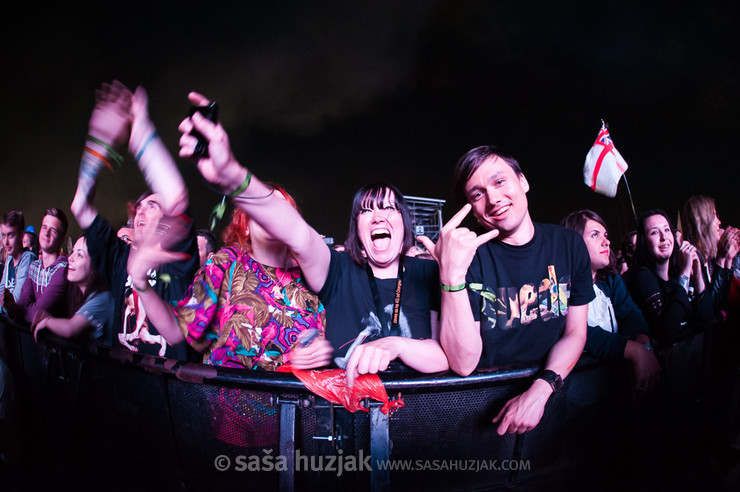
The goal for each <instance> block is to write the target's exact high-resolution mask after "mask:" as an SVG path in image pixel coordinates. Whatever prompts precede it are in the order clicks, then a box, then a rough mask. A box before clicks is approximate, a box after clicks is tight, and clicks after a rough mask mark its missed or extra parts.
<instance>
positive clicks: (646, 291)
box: [627, 209, 711, 344]
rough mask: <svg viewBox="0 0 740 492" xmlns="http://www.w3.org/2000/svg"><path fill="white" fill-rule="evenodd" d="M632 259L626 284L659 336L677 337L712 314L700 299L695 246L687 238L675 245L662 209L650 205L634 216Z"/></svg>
mask: <svg viewBox="0 0 740 492" xmlns="http://www.w3.org/2000/svg"><path fill="white" fill-rule="evenodd" d="M635 262H636V266H635V268H633V269H630V270H628V272H627V273H628V275H627V277H628V280H627V285H628V286H629V288H630V293H631V294H632V298H633V299H634V300H635V302H637V305H638V306H640V309H641V310H642V312H643V314H644V315H645V318H646V319H647V320H648V324H649V325H650V331H651V333H652V335H653V336H654V337H655V338H656V339H657V340H658V341H660V342H661V343H666V344H668V343H672V342H674V341H677V340H678V339H680V338H682V337H684V336H686V335H689V334H691V333H692V332H694V331H695V330H698V329H701V328H702V326H703V325H702V323H704V322H705V321H706V320H707V318H711V312H707V309H706V308H705V304H700V303H699V300H700V299H701V296H702V294H703V293H704V290H705V287H706V284H705V282H704V277H703V275H702V273H701V261H700V260H699V255H698V253H697V250H696V247H694V246H693V245H692V244H691V243H690V242H689V241H683V242H682V243H681V244H680V245H678V244H676V232H675V230H674V228H673V225H672V224H671V221H670V219H669V218H668V215H667V214H666V213H665V212H664V211H662V210H659V209H655V210H649V211H647V212H644V213H642V214H641V215H640V217H639V218H638V222H637V246H636V249H635Z"/></svg>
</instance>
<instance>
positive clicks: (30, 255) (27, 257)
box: [20, 250, 41, 264]
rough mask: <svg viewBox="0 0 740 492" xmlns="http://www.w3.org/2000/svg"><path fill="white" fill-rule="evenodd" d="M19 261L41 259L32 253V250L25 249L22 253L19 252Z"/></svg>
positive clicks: (30, 261) (29, 261)
mask: <svg viewBox="0 0 740 492" xmlns="http://www.w3.org/2000/svg"><path fill="white" fill-rule="evenodd" d="M20 261H27V262H28V263H29V264H30V263H33V262H35V261H41V258H39V257H38V256H36V255H35V254H33V251H28V250H26V251H24V252H23V253H21V258H20Z"/></svg>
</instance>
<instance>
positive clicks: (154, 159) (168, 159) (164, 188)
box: [131, 125, 188, 216]
mask: <svg viewBox="0 0 740 492" xmlns="http://www.w3.org/2000/svg"><path fill="white" fill-rule="evenodd" d="M131 150H132V151H134V150H135V151H136V154H135V157H136V161H137V163H138V165H139V169H141V173H142V174H143V175H144V179H145V180H146V182H147V184H148V185H149V188H150V189H151V190H152V192H154V193H156V194H158V195H159V196H160V198H161V200H162V210H163V212H164V214H165V215H168V216H177V215H180V214H182V213H184V212H185V210H186V209H187V207H188V191H187V188H186V187H185V181H184V180H183V179H182V176H181V175H180V171H179V170H178V169H177V164H175V161H174V159H173V158H172V155H171V154H170V153H169V151H168V150H167V147H165V145H164V142H162V139H161V138H160V137H159V135H158V134H157V132H156V130H155V128H154V125H151V127H150V128H149V131H148V132H147V134H146V137H145V139H144V140H143V141H142V142H139V146H138V147H137V148H136V149H131Z"/></svg>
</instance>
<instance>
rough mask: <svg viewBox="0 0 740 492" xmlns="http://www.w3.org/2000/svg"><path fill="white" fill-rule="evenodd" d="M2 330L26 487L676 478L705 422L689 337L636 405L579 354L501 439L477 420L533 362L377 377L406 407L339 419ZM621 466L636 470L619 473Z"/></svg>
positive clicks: (235, 386)
mask: <svg viewBox="0 0 740 492" xmlns="http://www.w3.org/2000/svg"><path fill="white" fill-rule="evenodd" d="M0 329H2V342H3V343H2V344H1V345H0V349H1V350H0V357H2V358H3V359H4V360H5V361H6V362H7V363H8V366H9V368H10V375H11V377H12V378H13V379H14V383H15V388H16V390H17V392H18V409H19V412H18V418H17V419H16V422H15V427H16V429H18V430H19V433H20V434H21V437H22V441H21V442H22V444H21V445H22V446H23V449H22V452H21V455H22V456H23V459H22V460H21V461H22V463H21V467H22V469H23V471H24V474H26V473H27V472H30V475H27V476H26V475H24V479H26V477H28V478H30V479H32V480H37V481H41V480H47V478H41V477H49V478H48V480H49V481H50V482H49V483H54V484H59V483H66V484H71V485H74V486H81V487H83V488H91V487H92V488H96V489H98V488H104V487H105V485H104V484H106V483H110V484H112V485H114V487H116V488H124V489H128V488H132V489H135V488H142V487H143V488H146V489H151V488H156V487H160V488H165V489H167V490H169V489H173V488H175V489H200V488H202V487H206V486H207V487H211V488H214V487H219V488H222V489H227V490H230V489H243V488H246V486H247V484H248V486H249V487H253V486H269V487H271V488H275V487H278V488H280V489H281V490H292V489H298V490H304V489H312V490H313V489H315V490H327V489H329V490H334V489H339V488H342V489H344V488H348V487H351V488H353V489H359V490H372V491H376V490H377V491H379V490H388V489H390V488H394V489H399V488H401V487H409V486H411V487H414V488H419V487H426V488H432V489H437V488H439V487H440V485H441V484H442V483H444V484H445V488H446V489H448V490H477V489H491V488H506V489H522V490H531V489H533V488H548V489H552V488H557V487H558V486H563V487H564V486H570V487H573V484H574V483H581V484H589V483H592V482H590V481H595V480H599V481H603V480H605V479H608V480H612V481H615V482H613V483H617V482H616V481H620V480H621V481H624V480H628V479H630V477H639V479H640V480H644V479H645V477H648V478H652V479H657V478H656V477H664V475H661V474H660V473H658V472H656V470H658V471H659V470H660V467H661V466H665V467H666V470H664V471H665V472H666V473H674V472H675V468H676V466H677V465H678V462H675V458H676V456H677V455H681V454H684V453H688V454H690V453H691V452H692V449H693V448H690V447H691V446H695V445H698V444H700V441H701V440H702V439H704V438H705V437H706V435H705V434H704V433H703V431H702V432H694V431H693V429H694V428H695V427H696V426H695V425H693V424H695V423H700V424H701V425H700V427H702V426H703V423H704V422H705V420H704V415H703V414H702V411H703V407H702V405H703V402H704V400H703V391H704V390H705V388H704V387H703V386H702V381H703V379H702V377H703V375H702V371H701V369H702V368H703V367H705V365H706V364H705V363H704V360H703V357H704V356H705V352H706V347H704V345H703V341H704V336H703V335H698V336H696V337H693V338H691V339H690V340H687V341H684V342H682V344H677V345H675V346H674V347H673V348H672V350H673V352H670V353H669V355H668V356H667V359H666V361H664V363H665V364H666V367H673V366H675V368H674V369H672V371H675V374H676V376H677V380H680V381H681V385H680V386H677V385H673V384H672V382H671V381H672V378H666V383H665V384H663V385H661V388H659V390H658V391H656V393H655V394H654V395H653V396H652V398H651V399H650V400H649V401H648V402H647V403H644V404H642V405H641V406H638V407H635V406H633V405H632V404H631V398H630V392H629V376H628V371H627V370H626V367H625V366H624V365H623V364H618V363H605V362H600V361H597V360H595V359H593V358H591V357H589V356H588V355H586V354H584V356H583V357H582V358H581V361H579V363H578V365H577V366H576V368H575V370H574V371H573V373H572V374H571V375H570V376H569V377H568V378H567V379H566V384H565V386H564V388H563V390H562V391H560V392H558V393H557V394H555V395H553V396H552V397H551V398H550V401H548V404H547V407H546V410H545V414H544V416H543V418H542V420H541V422H540V424H539V425H538V426H537V427H536V428H535V429H534V430H532V431H530V432H527V433H525V434H521V435H505V436H499V435H498V434H497V433H496V425H495V424H493V423H492V422H491V419H492V418H493V417H494V416H495V415H496V414H497V413H498V411H499V410H500V409H501V408H502V407H503V404H504V403H505V402H506V401H507V400H508V399H510V398H511V397H513V396H515V395H516V394H519V393H521V392H522V391H524V390H525V389H526V388H527V387H528V385H529V384H530V383H531V380H532V377H533V375H534V374H535V373H536V372H537V371H538V368H536V367H517V368H508V369H501V370H498V371H493V372H489V373H476V374H474V375H471V376H469V377H466V378H461V377H457V376H455V375H454V374H452V373H443V374H434V375H423V374H418V373H415V372H406V371H404V372H399V371H390V372H387V373H383V374H382V375H381V377H382V380H383V382H384V385H385V387H386V390H387V392H388V394H389V396H391V397H394V396H395V395H397V394H398V393H401V395H402V397H403V400H404V401H405V406H404V407H403V408H401V409H399V410H397V411H396V412H394V413H393V414H392V415H390V416H388V415H385V414H383V413H382V412H380V405H378V404H375V403H370V404H368V406H369V411H368V412H361V411H360V412H356V413H354V414H351V413H349V412H347V411H346V410H344V409H343V408H341V407H337V406H335V405H332V404H330V403H329V402H327V401H326V400H324V399H322V398H319V397H316V396H314V395H312V394H311V393H310V392H309V391H308V390H307V389H306V388H305V387H304V386H303V384H302V383H300V382H299V381H298V380H297V379H296V378H295V377H294V376H293V375H291V374H284V373H265V372H253V371H245V370H238V369H230V368H216V367H212V366H204V365H202V364H198V363H189V362H182V361H174V360H168V359H161V358H157V357H150V356H140V355H138V354H135V353H132V352H128V351H123V350H117V349H112V348H110V347H106V346H103V345H99V344H95V343H91V344H90V343H81V342H76V341H69V340H65V339H62V338H58V337H55V336H53V335H46V336H42V337H40V340H39V342H38V343H37V342H35V341H34V340H33V337H32V336H31V334H30V333H29V332H28V331H27V329H26V328H23V327H18V326H15V325H12V324H8V323H7V322H5V323H4V326H3V327H2V328H0ZM695 369H698V370H695ZM677 388H678V389H677ZM687 424H691V425H693V427H692V426H687ZM687 427H688V428H689V429H692V430H691V431H687ZM677 429H680V431H679V432H678V434H676V431H677ZM687 446H688V447H689V448H687ZM656 456H664V457H666V459H665V460H656V459H655V457H656ZM663 461H664V462H663ZM625 467H627V468H626V469H628V470H630V471H632V472H634V473H632V474H631V475H630V476H629V477H626V476H625ZM605 477H606V478H605ZM636 479H637V478H636ZM660 479H661V480H662V479H663V478H660ZM111 480H112V482H111ZM40 485H48V483H41V484H40ZM585 488H588V487H585ZM597 488H598V487H597Z"/></svg>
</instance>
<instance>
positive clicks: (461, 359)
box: [421, 146, 594, 434]
mask: <svg viewBox="0 0 740 492" xmlns="http://www.w3.org/2000/svg"><path fill="white" fill-rule="evenodd" d="M455 191H456V194H457V196H458V198H459V199H460V200H461V201H465V202H467V204H466V205H465V206H464V207H463V208H462V210H460V211H459V212H458V213H457V214H456V215H455V216H454V217H453V218H452V219H451V220H450V221H449V222H448V223H447V224H446V225H445V226H444V227H443V228H442V231H441V234H440V239H439V241H438V242H437V244H436V245H435V244H434V243H432V242H431V241H430V240H428V239H427V238H423V239H421V240H422V242H423V243H424V245H425V246H426V247H427V249H429V251H430V252H433V255H434V257H435V258H436V259H437V261H438V262H439V267H440V281H441V283H442V300H441V311H442V331H441V343H442V346H443V347H444V349H445V353H446V354H447V357H448V359H449V362H450V368H452V370H454V371H455V372H457V373H458V374H461V375H464V376H466V375H468V374H470V373H471V372H472V371H473V370H474V369H476V368H478V369H491V368H494V367H501V366H505V365H510V364H515V363H529V364H531V363H541V362H543V361H544V362H545V363H544V370H543V371H542V372H541V373H540V374H539V375H538V376H537V378H536V379H535V380H534V382H533V383H532V385H531V386H530V388H529V389H527V391H525V392H524V393H522V394H521V395H518V396H516V397H514V398H512V399H511V400H509V401H508V402H507V403H506V405H505V406H504V408H503V409H502V410H501V412H499V414H498V415H497V416H496V417H495V418H494V419H493V421H494V422H495V423H498V424H499V426H498V433H499V434H504V433H506V432H509V433H515V432H516V433H523V432H526V431H528V430H531V429H532V428H534V427H535V426H536V425H537V424H538V423H539V421H540V419H541V418H542V414H543V412H544V409H545V404H546V403H547V400H548V398H549V396H550V395H551V394H552V393H553V392H554V391H556V390H557V389H559V388H560V386H561V385H562V378H564V377H565V376H567V375H568V373H569V372H570V370H571V369H572V368H573V366H574V365H575V363H576V362H577V361H578V358H579V356H580V354H581V352H582V351H583V347H584V345H585V343H586V321H587V314H588V303H589V302H590V301H591V299H593V297H594V293H593V286H592V278H591V269H590V262H589V256H588V251H587V250H586V246H585V244H584V242H583V238H581V237H580V236H579V235H578V234H577V233H575V232H574V231H569V230H565V229H564V228H562V227H558V226H553V225H547V224H539V223H538V224H535V223H534V222H533V221H532V219H531V217H530V215H529V209H528V202H527V195H526V194H527V192H528V191H529V183H528V182H527V179H526V178H525V177H524V174H523V173H522V171H521V169H520V168H519V164H518V163H517V161H516V160H514V159H513V158H510V157H505V156H502V155H500V154H499V153H497V151H496V149H495V148H493V147H489V146H485V147H478V148H475V149H473V150H471V151H469V152H468V153H467V154H465V155H464V156H463V157H462V158H461V159H460V160H459V161H458V164H457V167H456V169H455ZM471 210H472V211H473V215H474V216H475V218H476V219H477V220H478V223H479V224H480V225H481V226H482V227H483V229H485V231H486V232H484V233H482V234H481V235H478V234H477V233H476V232H473V231H471V230H469V229H466V228H464V227H459V226H460V224H461V222H462V221H463V219H464V218H465V216H466V215H467V214H468V213H469V212H470V211H471ZM494 238H496V239H495V240H494Z"/></svg>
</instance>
